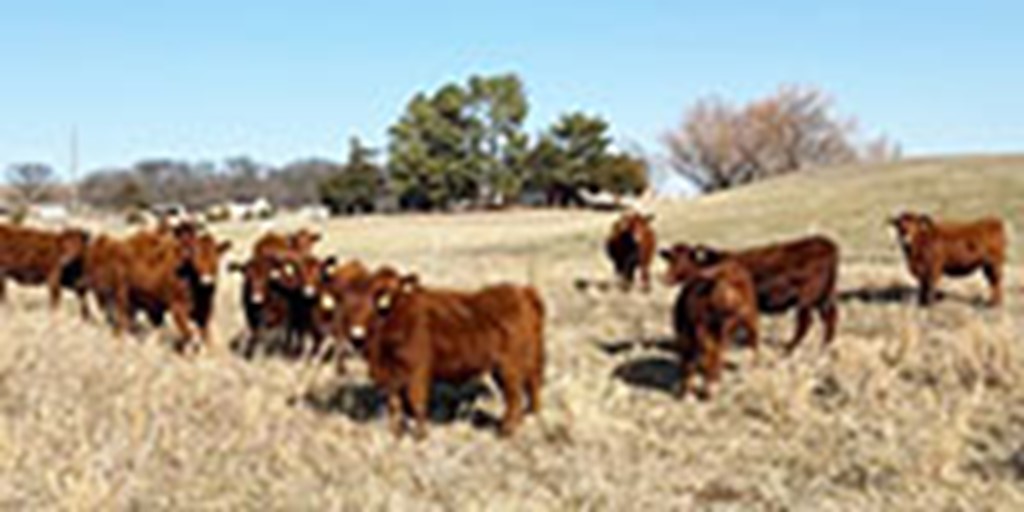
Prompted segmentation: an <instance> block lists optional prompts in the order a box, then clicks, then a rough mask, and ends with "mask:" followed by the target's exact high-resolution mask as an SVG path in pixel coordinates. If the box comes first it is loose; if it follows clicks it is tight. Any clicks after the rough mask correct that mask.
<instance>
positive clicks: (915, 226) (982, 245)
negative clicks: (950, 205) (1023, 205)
mask: <svg viewBox="0 0 1024 512" xmlns="http://www.w3.org/2000/svg"><path fill="white" fill-rule="evenodd" d="M889 222H890V224H891V225H892V226H893V228H895V229H896V234H897V236H898V238H899V243H900V247H901V248H902V249H903V255H904V256H905V257H906V260H907V267H908V268H909V269H910V273H911V274H912V275H913V276H914V278H915V279H917V281H918V283H919V284H920V289H919V295H918V300H919V302H920V304H921V305H922V306H927V305H929V304H931V303H932V302H933V301H934V299H935V296H936V292H937V290H936V287H937V286H938V284H939V280H940V279H941V278H942V276H943V275H947V276H952V277H962V276H967V275H970V274H972V273H974V272H975V271H976V270H981V271H982V272H983V273H984V275H985V279H986V280H987V281H988V284H989V286H990V287H991V289H992V292H991V297H990V299H989V302H990V304H991V305H992V306H998V305H1000V304H1001V303H1002V300H1003V295H1002V277H1003V265H1004V263H1005V262H1006V232H1005V229H1004V227H1003V221H1001V220H1000V219H997V218H993V217H989V218H984V219H980V220H977V221H974V222H964V223H959V222H956V223H955V222H939V221H936V220H934V219H932V218H931V217H930V216H928V215H924V214H920V213H910V212H904V213H901V214H899V215H898V216H896V217H894V218H892V219H890V221H889Z"/></svg>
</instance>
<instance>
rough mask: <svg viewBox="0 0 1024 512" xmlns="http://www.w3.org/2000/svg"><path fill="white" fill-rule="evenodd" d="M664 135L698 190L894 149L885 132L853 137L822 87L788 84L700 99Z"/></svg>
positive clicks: (889, 154) (853, 126)
mask: <svg viewBox="0 0 1024 512" xmlns="http://www.w3.org/2000/svg"><path fill="white" fill-rule="evenodd" d="M664 141H665V144H666V146H667V148H668V151H669V162H670V164H671V165H672V167H673V168H674V169H675V170H676V171H677V172H678V173H680V174H681V175H682V176H683V177H684V178H686V179H688V180H689V181H691V182H693V183H694V184H695V185H697V186H698V187H699V188H700V189H702V190H704V191H715V190H721V189H725V188H730V187H734V186H736V185H742V184H745V183H750V182H752V181H756V180H760V179H764V178H768V177H772V176H778V175H781V174H787V173H791V172H796V171H800V170H804V169H808V168H812V167H819V166H824V165H836V164H843V163H849V162H854V161H859V160H862V159H870V160H887V159H892V158H895V157H896V156H898V154H899V151H898V149H897V146H895V145H894V144H893V143H892V142H891V141H889V140H888V139H886V138H880V139H877V140H874V141H868V142H867V143H861V142H859V139H858V136H857V122H856V120H855V119H853V118H842V117H839V116H837V115H836V114H835V113H834V111H833V102H832V100H831V98H830V97H829V96H828V95H827V94H825V93H823V92H822V91H820V90H818V89H815V88H800V87H791V86H789V87H782V88H780V89H779V90H778V91H777V92H776V93H775V94H773V95H771V96H768V97H766V98H763V99H760V100H757V101H754V102H752V103H750V104H748V105H745V106H742V107H736V106H733V105H730V104H728V103H726V102H724V101H722V100H720V99H718V98H706V99H702V100H699V101H698V102H697V103H696V104H695V105H694V106H693V107H692V108H691V109H690V110H689V111H688V112H687V114H686V117H685V118H684V120H683V123H682V126H681V127H680V128H679V129H678V130H676V131H674V132H670V133H668V134H666V135H665V138H664Z"/></svg>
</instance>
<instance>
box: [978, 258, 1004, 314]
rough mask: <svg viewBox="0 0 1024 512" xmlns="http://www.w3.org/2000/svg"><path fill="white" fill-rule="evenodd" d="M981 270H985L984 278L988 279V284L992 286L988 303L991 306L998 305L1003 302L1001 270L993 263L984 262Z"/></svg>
mask: <svg viewBox="0 0 1024 512" xmlns="http://www.w3.org/2000/svg"><path fill="white" fill-rule="evenodd" d="M982 270H983V271H984V272H985V279H986V280H987V281H988V285H989V287H990V288H992V295H991V298H990V299H989V305H991V306H992V307H998V306H999V305H1000V304H1002V303H1003V286H1002V284H1003V283H1002V281H1003V272H1002V269H1000V268H999V266H998V265H996V264H994V263H986V264H985V266H984V267H982Z"/></svg>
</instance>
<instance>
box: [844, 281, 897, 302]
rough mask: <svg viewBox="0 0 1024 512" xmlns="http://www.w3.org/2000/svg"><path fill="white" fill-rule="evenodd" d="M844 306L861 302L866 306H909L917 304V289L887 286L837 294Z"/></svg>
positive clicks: (849, 290) (862, 288)
mask: <svg viewBox="0 0 1024 512" xmlns="http://www.w3.org/2000/svg"><path fill="white" fill-rule="evenodd" d="M836 300H838V301H839V302H840V303H842V304H846V303H850V302H861V303H865V304H907V303H915V302H917V288H916V287H914V286H909V285H905V284H891V285H886V286H863V287H859V288H851V289H848V290H842V291H840V292H839V293H838V294H836Z"/></svg>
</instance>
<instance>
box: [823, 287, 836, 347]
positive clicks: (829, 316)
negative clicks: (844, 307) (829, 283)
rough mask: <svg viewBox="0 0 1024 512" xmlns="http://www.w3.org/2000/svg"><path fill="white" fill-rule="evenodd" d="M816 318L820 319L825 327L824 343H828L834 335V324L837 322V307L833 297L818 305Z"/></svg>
mask: <svg viewBox="0 0 1024 512" xmlns="http://www.w3.org/2000/svg"><path fill="white" fill-rule="evenodd" d="M818 318H820V319H821V324H822V326H823V327H824V328H825V337H824V340H823V341H824V344H825V345H828V344H830V343H832V339H833V338H835V336H836V324H837V323H838V322H839V309H838V308H837V307H836V302H835V300H834V299H832V298H829V299H828V300H827V301H825V302H824V303H822V304H821V305H820V306H818Z"/></svg>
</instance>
